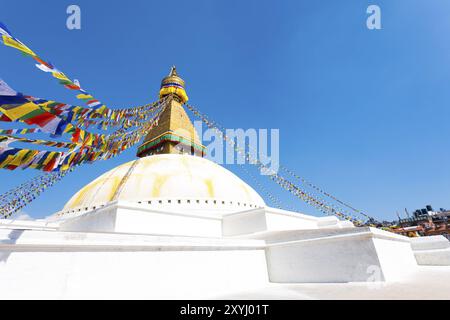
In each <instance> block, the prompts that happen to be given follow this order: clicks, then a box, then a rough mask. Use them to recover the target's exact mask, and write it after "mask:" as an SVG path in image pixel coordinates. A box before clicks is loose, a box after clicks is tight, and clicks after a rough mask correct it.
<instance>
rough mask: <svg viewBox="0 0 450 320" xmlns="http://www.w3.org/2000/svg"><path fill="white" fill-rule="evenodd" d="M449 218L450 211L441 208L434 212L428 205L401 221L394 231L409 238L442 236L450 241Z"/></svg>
mask: <svg viewBox="0 0 450 320" xmlns="http://www.w3.org/2000/svg"><path fill="white" fill-rule="evenodd" d="M449 218H450V210H446V209H444V208H440V209H439V211H434V210H433V208H432V206H430V205H427V206H426V207H425V208H423V209H418V210H416V211H414V212H413V214H412V217H409V216H408V217H407V218H405V219H399V221H398V225H397V226H396V227H394V228H392V230H393V231H394V232H395V233H398V234H402V235H406V236H409V237H418V236H438V235H442V236H444V237H446V238H447V239H450V232H449Z"/></svg>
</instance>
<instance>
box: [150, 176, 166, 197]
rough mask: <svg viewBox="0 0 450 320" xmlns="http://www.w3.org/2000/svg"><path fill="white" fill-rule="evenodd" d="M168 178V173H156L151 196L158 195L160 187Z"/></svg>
mask: <svg viewBox="0 0 450 320" xmlns="http://www.w3.org/2000/svg"><path fill="white" fill-rule="evenodd" d="M168 178H169V176H168V175H158V176H157V177H156V178H155V182H154V183H153V189H152V197H155V198H158V197H160V194H161V188H162V187H163V185H164V184H165V183H166V181H167V179H168Z"/></svg>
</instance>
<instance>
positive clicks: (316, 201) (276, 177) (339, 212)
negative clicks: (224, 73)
mask: <svg viewBox="0 0 450 320" xmlns="http://www.w3.org/2000/svg"><path fill="white" fill-rule="evenodd" d="M185 106H186V107H187V108H188V109H189V110H190V111H191V112H192V113H193V114H194V115H195V116H197V117H199V118H200V119H201V120H202V121H203V122H204V123H205V124H206V126H207V127H208V128H210V129H213V130H215V131H216V133H217V134H219V135H220V136H221V137H222V139H223V140H225V141H226V142H228V143H230V144H231V145H232V146H233V147H234V150H235V151H236V152H238V153H239V154H241V155H244V156H245V159H246V160H248V161H249V162H250V163H251V164H254V165H256V166H257V167H258V168H260V169H261V170H264V171H266V172H269V173H270V175H268V177H269V178H270V179H271V180H272V181H274V182H275V183H277V184H278V185H279V186H281V187H282V188H283V189H285V190H287V191H289V192H290V193H291V194H293V195H294V196H296V197H298V198H300V199H301V200H302V201H304V202H306V203H308V204H310V205H312V206H313V207H315V208H316V209H318V210H319V211H321V212H323V213H324V214H327V215H336V216H338V217H340V218H344V219H346V220H349V221H351V222H353V223H354V224H355V225H362V224H363V221H361V220H360V219H358V218H356V217H354V216H353V215H352V214H351V213H349V212H348V211H347V210H345V209H343V208H339V206H338V205H336V204H332V203H330V202H329V201H326V200H324V199H323V198H322V197H320V196H318V195H313V194H311V193H308V192H306V191H305V190H304V189H303V188H301V187H300V186H298V185H296V184H294V183H293V182H291V181H290V180H288V179H287V178H285V177H283V176H281V175H280V174H279V173H277V172H273V171H271V170H270V169H269V168H268V167H267V166H265V165H264V164H262V163H261V162H260V161H259V160H258V159H254V158H253V157H252V156H251V155H250V153H248V152H245V151H244V150H242V148H240V147H238V146H237V144H236V142H235V141H234V140H233V139H230V138H229V137H227V135H226V134H225V131H226V130H225V128H224V127H222V126H220V125H218V124H217V122H215V121H212V120H210V119H209V118H208V117H207V116H205V115H204V114H203V113H201V112H200V111H199V110H198V109H197V108H195V107H194V106H192V105H189V104H185ZM297 176H298V175H297ZM305 181H306V180H305ZM311 186H312V184H311ZM317 188H318V187H317ZM318 189H319V190H321V189H320V188H318ZM316 191H318V190H316ZM324 195H325V196H328V197H329V198H331V199H332V200H335V199H333V198H332V197H330V195H329V194H324ZM336 199H337V198H336ZM357 213H359V214H361V213H362V212H357ZM363 215H364V216H365V217H368V215H366V214H363Z"/></svg>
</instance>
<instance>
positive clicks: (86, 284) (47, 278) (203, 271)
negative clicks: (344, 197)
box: [0, 250, 268, 299]
mask: <svg viewBox="0 0 450 320" xmlns="http://www.w3.org/2000/svg"><path fill="white" fill-rule="evenodd" d="M267 283H268V279H267V270H266V264H265V256H264V251H263V250H259V251H257V250H253V251H219V252H217V251H172V252H167V251H165V252H13V253H10V254H9V253H6V256H5V253H3V258H0V284H1V285H0V299H16V298H17V299H187V298H188V299H207V298H214V296H219V295H225V294H229V293H232V292H239V291H246V290H249V289H253V290H254V289H258V288H259V287H263V286H264V285H267Z"/></svg>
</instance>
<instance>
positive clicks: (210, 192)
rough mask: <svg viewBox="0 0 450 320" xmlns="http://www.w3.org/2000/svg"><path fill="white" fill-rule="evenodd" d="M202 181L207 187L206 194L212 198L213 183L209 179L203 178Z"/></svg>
mask: <svg viewBox="0 0 450 320" xmlns="http://www.w3.org/2000/svg"><path fill="white" fill-rule="evenodd" d="M204 183H205V184H206V187H207V188H208V195H209V196H210V197H211V198H214V185H213V182H212V180H211V179H205V180H204Z"/></svg>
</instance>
